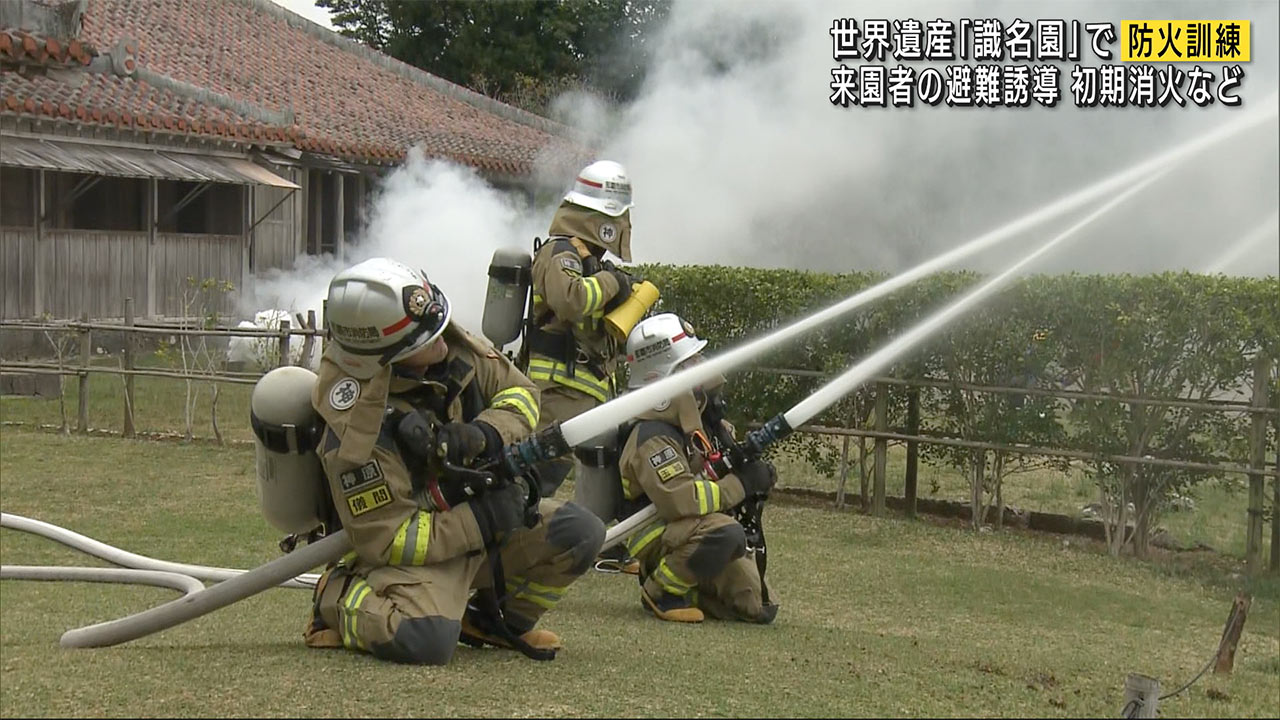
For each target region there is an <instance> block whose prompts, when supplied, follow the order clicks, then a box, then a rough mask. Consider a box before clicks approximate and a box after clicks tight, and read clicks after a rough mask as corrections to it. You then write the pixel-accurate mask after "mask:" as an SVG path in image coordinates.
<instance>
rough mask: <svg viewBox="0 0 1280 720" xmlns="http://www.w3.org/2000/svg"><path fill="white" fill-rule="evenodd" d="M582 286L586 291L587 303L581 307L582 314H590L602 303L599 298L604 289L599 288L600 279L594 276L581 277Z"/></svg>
mask: <svg viewBox="0 0 1280 720" xmlns="http://www.w3.org/2000/svg"><path fill="white" fill-rule="evenodd" d="M582 287H583V288H585V289H586V291H587V304H586V305H585V306H583V308H582V314H583V315H587V316H590V315H591V313H593V312H595V311H596V309H597V308H599V307H600V306H601V305H603V304H604V303H603V301H602V300H601V298H603V297H604V290H602V289H601V288H600V281H599V280H597V279H595V278H593V277H592V278H583V279H582Z"/></svg>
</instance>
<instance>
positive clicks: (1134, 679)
mask: <svg viewBox="0 0 1280 720" xmlns="http://www.w3.org/2000/svg"><path fill="white" fill-rule="evenodd" d="M1159 699H1160V681H1159V680H1156V679H1155V678H1153V677H1150V676H1148V675H1142V674H1140V673H1129V676H1128V677H1127V678H1125V681H1124V711H1123V713H1122V717H1127V718H1153V717H1156V705H1158V704H1159Z"/></svg>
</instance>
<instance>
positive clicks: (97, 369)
mask: <svg viewBox="0 0 1280 720" xmlns="http://www.w3.org/2000/svg"><path fill="white" fill-rule="evenodd" d="M3 330H39V331H47V332H76V333H79V335H80V341H79V347H80V352H79V361H80V363H79V366H78V367H66V366H65V365H62V366H60V365H57V364H52V363H46V362H9V361H0V372H4V373H23V374H26V373H30V374H53V375H72V376H76V377H77V378H78V380H79V407H78V419H77V430H78V432H81V433H84V432H87V431H88V405H87V403H88V383H89V376H90V375H92V374H95V373H96V374H112V375H123V376H125V383H124V391H125V403H124V407H125V418H124V432H123V434H124V435H125V436H126V437H131V436H133V435H134V434H135V431H134V423H133V410H134V408H135V405H134V402H133V378H135V377H138V376H148V377H164V378H173V379H184V380H203V381H208V382H218V383H232V384H243V385H252V384H254V383H256V382H257V380H258V378H260V377H262V375H263V373H261V372H248V373H244V372H229V371H226V370H221V371H218V372H202V373H192V372H177V371H172V370H163V369H154V368H137V367H135V358H134V352H133V350H132V348H133V346H134V345H135V343H134V342H133V341H132V339H130V341H129V342H127V343H126V344H125V346H126V351H125V355H124V359H123V363H122V367H119V368H112V367H101V366H92V365H90V363H89V360H90V358H91V357H92V348H93V341H92V335H93V333H94V332H95V331H98V332H115V333H124V334H126V335H128V336H129V337H130V338H132V336H134V335H162V336H174V335H189V336H204V337H224V338H229V337H266V338H270V339H273V340H274V341H276V342H277V343H278V348H279V354H278V358H279V364H280V365H288V364H289V363H290V346H291V343H293V342H299V341H300V342H302V343H303V344H304V345H303V351H302V357H303V360H302V362H301V364H304V365H305V364H306V363H307V359H308V358H310V356H311V352H312V351H313V348H314V343H315V338H316V337H318V336H319V337H323V336H324V334H325V331H324V330H323V329H320V328H317V326H316V319H315V313H314V312H312V313H310V314H309V317H308V319H307V320H306V321H305V322H304V323H303V324H302V326H300V327H294V326H293V325H292V324H291V323H290V322H289V321H288V320H284V321H283V322H282V323H281V325H280V328H279V329H275V330H266V329H250V328H238V327H209V328H202V327H198V326H194V325H192V324H184V325H177V326H175V325H157V324H154V323H150V324H139V323H136V322H135V321H134V316H133V301H132V299H131V298H130V299H128V300H127V301H126V304H125V322H124V323H123V324H117V323H104V322H90V321H89V320H88V317H87V313H85V314H84V315H83V316H82V319H81V320H80V321H79V322H31V321H0V331H3ZM295 338H296V339H295ZM755 370H757V371H761V372H768V373H774V374H779V375H797V376H805V377H826V374H824V373H818V372H814V371H806V370H791V369H785V368H769V367H759V368H755ZM1254 373H1255V375H1254V376H1255V378H1266V377H1268V376H1269V374H1270V359H1269V358H1265V357H1259V358H1258V359H1257V362H1256V364H1255V368H1254ZM872 382H873V387H874V397H875V410H874V413H873V417H872V427H871V428H869V429H864V428H856V427H832V426H822V425H803V426H801V427H799V428H796V431H797V432H802V433H817V434H823V435H833V436H837V437H842V438H843V447H842V451H841V460H840V469H839V474H838V479H837V489H836V493H835V502H836V504H837V506H843V505H844V504H845V502H846V491H845V487H846V483H847V479H848V473H849V469H850V463H849V449H850V448H849V442H850V439H851V438H855V437H865V438H870V439H872V440H873V441H874V453H873V457H874V469H873V478H874V482H873V486H872V495H871V502H870V511H871V512H872V513H873V514H883V513H884V511H885V508H886V504H887V499H886V493H885V474H886V468H887V447H888V443H889V442H890V441H896V442H903V443H905V444H906V446H907V467H906V477H905V493H904V498H903V499H902V507H903V509H904V511H905V512H906V513H907V514H908V515H910V516H914V515H915V514H916V511H917V507H918V504H919V498H918V490H917V468H918V463H917V458H918V447H919V445H920V444H926V445H927V444H935V445H948V446H952V447H966V448H974V449H981V450H993V451H1003V452H1009V453H1013V454H1018V455H1027V456H1042V457H1063V458H1070V459H1076V460H1085V461H1104V462H1113V463H1128V464H1132V465H1145V466H1154V467H1171V468H1181V469H1186V470H1198V471H1205V472H1225V473H1239V474H1244V475H1247V476H1248V477H1249V509H1248V534H1247V541H1246V558H1247V560H1248V563H1249V568H1250V570H1251V571H1257V570H1259V569H1260V568H1261V562H1262V561H1261V553H1262V528H1263V507H1264V504H1265V503H1264V498H1265V479H1266V478H1267V477H1270V478H1272V484H1273V486H1274V504H1273V507H1276V508H1280V459H1278V460H1277V466H1276V467H1275V468H1273V469H1268V468H1266V466H1265V462H1266V449H1267V448H1266V424H1267V423H1268V422H1274V423H1276V426H1277V429H1278V430H1280V409H1277V408H1274V407H1270V406H1269V405H1268V397H1267V388H1268V383H1267V382H1262V381H1255V382H1254V383H1253V386H1254V395H1253V398H1252V402H1250V403H1239V402H1230V401H1220V400H1186V399H1162V398H1148V397H1135V396H1125V395H1118V394H1109V393H1086V392H1076V391H1070V390H1057V389H1044V388H1025V387H1001V386H982V385H973V384H965V383H958V384H957V383H951V382H948V381H942V380H933V379H902V378H889V377H880V378H875V379H873V381H872ZM894 385H896V386H905V387H908V388H914V389H917V390H918V389H920V388H926V387H934V388H939V387H941V388H959V389H963V390H968V391H973V392H981V393H995V394H1011V395H1039V396H1048V397H1053V398H1057V399H1061V400H1103V401H1111V402H1120V403H1129V404H1137V405H1155V406H1164V407H1179V408H1189V409H1198V410H1205V411H1212V412H1238V413H1246V414H1248V415H1249V417H1250V418H1251V431H1250V434H1249V457H1248V459H1247V460H1244V461H1240V460H1235V461H1230V460H1229V461H1224V462H1200V461H1191V460H1184V459H1174V458H1156V457H1151V456H1144V457H1131V456H1123V455H1112V454H1105V453H1098V452H1090V451H1084V450H1076V449H1069V448H1050V447H1037V446H1031V445H1022V444H1008V443H993V442H985V441H979V440H966V439H962V438H957V437H947V436H940V435H933V434H921V432H920V428H919V411H918V403H911V404H909V406H908V416H907V421H908V422H907V425H908V426H907V427H906V428H892V427H890V426H889V423H888V413H887V403H886V398H887V397H888V392H889V387H890V386H894ZM752 427H758V424H752ZM1270 568H1271V569H1272V570H1280V511H1276V512H1274V513H1273V517H1272V522H1271V557H1270Z"/></svg>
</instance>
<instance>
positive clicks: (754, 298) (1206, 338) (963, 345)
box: [641, 265, 1280, 489]
mask: <svg viewBox="0 0 1280 720" xmlns="http://www.w3.org/2000/svg"><path fill="white" fill-rule="evenodd" d="M641 272H642V273H643V274H644V276H645V277H647V278H649V279H651V280H653V281H654V282H655V283H656V284H657V285H658V287H659V288H660V290H661V293H662V297H661V300H660V302H659V305H658V307H657V308H656V310H657V311H672V312H676V313H679V314H681V315H682V316H683V317H685V318H686V319H687V320H689V321H690V322H691V323H692V324H693V325H694V328H695V330H696V331H697V332H698V334H699V336H700V337H703V338H705V339H706V340H708V341H709V348H708V353H709V354H712V355H714V354H715V353H716V352H718V351H720V350H724V349H727V348H730V347H733V346H735V345H737V344H739V343H741V342H743V341H745V340H749V339H754V338H756V337H758V336H760V335H761V334H764V333H766V332H769V331H770V330H773V329H775V328H777V327H780V326H781V325H784V324H786V323H788V322H790V321H792V320H794V319H797V318H800V317H803V316H805V315H808V314H810V313H812V312H814V311H816V310H819V309H821V308H824V307H827V306H829V305H830V304H832V303H834V302H837V301H838V300H840V299H843V298H845V297H848V296H849V295H851V294H853V293H855V292H857V291H858V290H860V289H863V288H866V287H869V286H871V285H873V284H875V283H877V282H880V281H882V280H884V279H886V277H887V276H885V275H882V274H876V273H846V274H827V273H818V272H803V271H793V270H760V269H749V268H730V267H723V266H669V265H648V266H644V267H643V268H641ZM982 279H983V278H982V277H981V276H980V275H977V274H974V273H968V272H950V273H940V274H937V275H934V276H931V277H928V278H926V279H924V280H921V281H919V282H917V283H914V284H913V285H911V286H909V287H907V288H904V289H901V290H899V291H897V292H896V293H894V294H892V295H890V296H888V297H886V298H883V299H881V300H879V301H876V302H874V303H871V304H869V305H866V306H864V307H862V308H859V309H858V310H855V311H853V312H851V313H849V314H847V315H846V316H844V317H842V318H840V319H837V320H835V321H833V322H831V323H829V324H828V325H826V326H825V327H823V328H821V329H818V330H815V331H814V332H812V333H810V334H808V335H806V336H804V337H803V338H800V339H797V340H795V341H793V342H791V343H789V344H787V345H786V346H784V347H779V348H778V349H777V350H776V351H774V352H771V353H769V354H768V355H767V356H765V357H762V358H760V359H759V360H758V361H757V363H756V364H757V365H759V366H773V367H785V368H796V369H809V370H819V371H826V372H838V371H840V370H842V369H844V368H847V367H849V366H850V365H852V364H854V363H855V362H857V361H858V360H859V359H861V358H863V357H865V356H866V355H867V354H868V352H870V351H872V350H874V349H876V348H878V347H880V346H881V345H883V344H884V343H885V342H887V341H888V340H890V339H891V338H893V337H895V336H897V335H899V334H900V333H902V332H903V331H905V330H907V329H908V328H910V327H912V326H913V325H914V324H916V323H917V322H919V321H920V320H922V319H923V318H925V317H927V316H928V315H929V314H931V313H932V312H934V311H936V310H938V309H941V308H942V307H945V306H946V304H947V303H948V302H949V301H950V300H951V299H952V298H955V297H957V296H958V295H959V294H961V293H962V292H963V291H964V290H965V289H966V288H969V287H971V286H973V285H974V284H975V283H977V282H979V281H981V280H982ZM1259 351H1262V352H1264V353H1266V354H1267V356H1269V357H1271V358H1273V359H1275V358H1280V278H1276V277H1268V278H1263V279H1255V278H1237V277H1224V276H1220V275H1215V276H1208V275H1199V274H1192V273H1164V274H1158V275H1145V276H1134V275H1078V274H1067V275H1053V276H1046V275H1040V276H1030V277H1027V278H1025V279H1023V280H1021V281H1019V282H1016V283H1014V284H1011V285H1010V286H1009V287H1007V288H1006V289H1005V290H1003V291H1002V292H1000V293H998V294H996V295H994V296H992V297H990V298H988V300H987V301H986V302H985V303H983V304H982V305H980V306H979V307H978V308H975V309H973V310H972V311H971V312H970V313H968V314H966V315H965V316H963V317H962V318H961V319H959V320H957V321H956V322H954V323H952V324H951V325H950V326H949V327H948V328H946V329H945V330H944V331H943V332H940V333H939V334H938V335H937V336H936V337H934V338H931V339H929V340H927V341H925V342H924V343H922V344H921V345H919V346H918V347H917V348H916V350H915V351H914V352H912V353H910V354H909V355H907V356H905V357H903V358H902V359H901V361H900V362H899V363H898V364H897V365H895V366H894V368H892V369H891V370H890V371H888V372H887V373H886V374H892V375H895V376H899V377H930V378H935V379H941V380H956V381H960V382H969V383H975V384H984V385H1004V386H1009V385H1013V386H1017V387H1024V386H1025V387H1037V388H1049V389H1061V388H1068V389H1074V390H1084V391H1090V392H1104V393H1108V392H1109V393H1116V394H1124V395H1140V396H1145V397H1154V398H1201V397H1213V396H1217V397H1221V396H1223V395H1225V394H1229V393H1232V392H1233V391H1234V392H1235V393H1237V396H1238V397H1239V398H1241V399H1245V400H1247V398H1248V392H1249V388H1250V387H1251V386H1252V381H1253V379H1252V375H1253V369H1252V368H1253V357H1254V356H1255V355H1256V354H1257V353H1258V352H1259ZM1274 367H1275V364H1274V363H1273V368H1274ZM1275 377H1276V373H1275V372H1273V373H1272V379H1271V380H1270V382H1271V383H1272V385H1273V389H1272V393H1271V398H1272V404H1273V405H1275V404H1276V401H1277V400H1278V399H1280V383H1277V382H1276V380H1275ZM823 382H825V380H822V379H818V378H805V377H795V376H780V375H777V374H774V373H767V372H760V371H751V370H749V369H748V370H744V371H742V372H737V373H734V374H732V375H731V377H730V386H729V388H728V395H729V400H730V403H731V407H732V410H733V413H734V419H735V420H736V421H737V422H738V423H740V424H741V423H744V422H748V421H759V420H763V419H765V418H768V417H770V416H772V415H774V414H776V413H778V412H781V411H784V410H786V409H788V408H790V407H791V406H792V405H793V404H795V403H796V402H798V401H799V400H801V399H803V398H804V397H805V396H806V395H808V394H809V393H811V392H812V391H813V390H815V389H817V388H818V387H820V386H821V383H823ZM905 397H906V390H905V389H904V388H901V387H895V388H892V389H891V395H890V400H891V402H890V408H891V410H890V411H891V423H892V424H893V425H895V426H901V425H902V424H903V417H904V414H905V406H906V403H905ZM921 403H922V413H921V414H922V429H923V430H925V431H926V432H938V433H946V434H949V435H956V436H962V437H972V438H975V439H986V440H990V441H995V442H1030V443H1037V444H1049V445H1052V446H1056V447H1072V448H1083V449H1090V450H1096V451H1099V452H1106V453H1115V454H1125V455H1131V454H1139V455H1142V454H1151V455H1153V456H1156V457H1174V458H1182V459H1201V458H1207V459H1212V458H1214V457H1219V458H1221V457H1224V456H1225V457H1231V458H1235V459H1242V458H1244V457H1246V456H1247V454H1246V452H1245V443H1247V430H1246V428H1247V418H1244V417H1242V416H1239V415H1235V416H1231V415H1226V416H1224V414H1222V413H1196V412H1192V411H1185V410H1176V409H1175V410H1161V409H1159V408H1151V407H1148V406H1132V407H1130V406H1127V405H1124V404H1121V403H1114V402H1061V401H1057V400H1055V399H1052V398H1040V397H1037V396H1023V397H1009V396H1001V395H990V394H977V393H961V392H959V391H954V390H945V389H940V390H926V391H923V392H922V394H921ZM869 409H870V396H869V391H868V390H866V389H863V390H860V391H858V392H855V393H852V394H850V395H849V396H847V397H846V398H845V399H844V400H842V401H841V402H840V403H837V404H836V405H834V406H832V407H831V408H830V409H829V410H828V411H827V412H825V413H823V414H822V415H821V416H819V417H816V418H814V419H813V420H812V422H813V423H816V424H826V425H845V426H849V425H853V424H863V423H862V422H860V418H865V417H866V416H867V413H868V411H869ZM1273 437H1274V435H1273ZM802 444H804V443H803V442H802ZM1273 446H1274V440H1273ZM808 449H809V451H810V454H811V456H812V457H813V459H815V460H817V461H819V464H820V467H821V468H824V469H826V470H828V471H829V470H831V469H832V468H833V466H834V462H833V461H832V458H831V457H830V456H829V455H824V451H823V450H822V448H820V447H818V444H815V443H809V446H808ZM925 452H926V457H930V458H931V459H933V460H938V461H945V462H952V463H954V464H956V465H957V466H961V465H963V463H964V462H965V459H966V458H967V457H968V455H970V453H969V451H967V450H957V449H952V448H940V447H938V446H933V447H931V448H927V449H926V451H925ZM1097 471H1098V473H1099V474H1100V475H1108V474H1111V475H1118V474H1123V469H1118V468H1112V467H1107V466H1103V465H1099V466H1098V467H1097ZM1176 475H1177V473H1171V472H1168V471H1165V472H1163V473H1161V478H1160V485H1161V487H1162V488H1166V489H1173V488H1175V487H1176V486H1178V485H1179V484H1182V483H1185V482H1191V481H1193V480H1194V479H1195V478H1192V477H1191V476H1190V475H1188V476H1187V477H1184V478H1177V477H1174V476H1176ZM1201 475H1203V474H1201ZM1135 479H1136V480H1138V481H1141V480H1142V478H1141V477H1135Z"/></svg>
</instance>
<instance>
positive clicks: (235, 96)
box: [0, 0, 584, 175]
mask: <svg viewBox="0 0 1280 720" xmlns="http://www.w3.org/2000/svg"><path fill="white" fill-rule="evenodd" d="M131 61H132V62H131ZM73 69H76V70H79V71H78V72H72V70H73ZM2 113H13V114H18V115H44V116H48V117H53V118H61V119H64V120H69V121H72V122H79V123H85V124H106V125H116V126H126V127H142V128H145V129H147V130H149V131H155V132H179V133H193V134H198V135H214V136H221V137H228V138H239V139H240V140H241V141H249V142H254V141H262V142H266V143H270V144H280V143H287V144H291V145H294V146H296V147H297V148H299V149H301V150H304V151H309V152H316V153H322V154H326V155H333V156H337V157H342V158H347V159H353V160H359V161H363V162H373V163H392V162H398V161H400V160H401V159H403V157H404V155H405V152H406V151H407V150H408V148H410V147H411V146H413V145H415V144H418V143H422V144H423V146H424V149H425V151H426V153H427V155H428V156H442V157H448V158H451V159H454V160H456V161H459V162H463V163H466V164H469V165H473V166H476V167H479V168H482V169H485V170H490V171H496V172H503V173H510V174H514V175H527V174H530V173H531V172H532V171H533V164H534V160H535V159H536V158H537V157H538V156H539V155H540V154H541V153H549V154H551V155H559V156H561V157H566V156H568V157H575V158H577V157H583V153H584V148H583V147H582V146H581V145H580V144H577V143H575V142H574V141H573V140H572V139H570V138H571V131H570V130H568V129H567V128H564V127H563V126H559V125H556V124H555V123H552V122H551V121H549V120H546V119H544V118H539V117H537V116H534V115H530V114H528V113H524V112H522V111H519V110H516V109H514V108H510V107H508V106H505V105H501V104H499V103H496V102H494V101H492V100H490V99H488V98H484V97H483V96H480V95H477V94H475V93H471V92H470V91H468V90H465V89H464V88H461V87H458V86H456V85H452V84H450V83H447V82H445V81H444V80H442V79H440V78H437V77H435V76H430V75H428V74H427V73H424V72H422V71H420V70H417V69H416V68H410V67H409V66H407V65H404V64H402V63H399V62H398V61H396V60H393V59H391V58H388V57H386V56H383V55H381V54H379V53H376V52H374V51H372V50H369V49H368V48H365V47H362V46H359V45H357V44H356V43H354V42H352V41H350V40H347V39H346V38H342V37H340V36H338V35H336V34H335V33H332V32H330V31H328V30H325V29H323V28H320V27H319V26H317V25H314V24H313V23H310V22H309V21H306V20H303V19H302V18H300V17H298V16H295V15H292V14H290V13H288V12H287V11H285V10H283V9H282V8H279V7H277V6H276V5H274V4H272V3H270V0H183V2H173V1H172V0H89V2H88V6H87V9H86V11H85V13H84V16H83V27H82V28H81V30H80V33H79V37H78V38H76V39H74V40H68V39H56V38H41V37H38V36H35V35H32V34H31V33H26V32H20V31H16V30H12V29H11V30H4V29H0V114H2Z"/></svg>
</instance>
